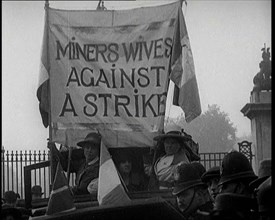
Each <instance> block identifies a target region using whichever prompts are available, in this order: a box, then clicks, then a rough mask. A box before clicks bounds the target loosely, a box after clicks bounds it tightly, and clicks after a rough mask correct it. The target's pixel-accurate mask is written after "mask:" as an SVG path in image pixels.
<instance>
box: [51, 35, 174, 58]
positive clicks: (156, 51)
mask: <svg viewBox="0 0 275 220" xmlns="http://www.w3.org/2000/svg"><path fill="white" fill-rule="evenodd" d="M72 39H75V38H74V37H73V38H72ZM171 50H172V39H171V38H165V39H163V38H160V39H156V40H151V41H148V42H147V41H137V42H130V43H122V44H121V45H119V44H117V43H109V44H104V43H99V44H83V46H81V45H80V44H79V43H78V42H73V41H69V43H67V45H64V46H62V45H61V43H60V41H56V60H60V59H61V57H66V58H68V59H69V60H79V59H84V60H85V61H90V62H98V61H99V60H100V58H101V60H102V61H104V62H105V63H114V62H116V61H118V59H119V58H121V57H124V58H125V59H126V62H129V61H130V60H132V61H141V60H144V59H147V60H149V59H163V58H168V57H169V56H170V53H171Z"/></svg>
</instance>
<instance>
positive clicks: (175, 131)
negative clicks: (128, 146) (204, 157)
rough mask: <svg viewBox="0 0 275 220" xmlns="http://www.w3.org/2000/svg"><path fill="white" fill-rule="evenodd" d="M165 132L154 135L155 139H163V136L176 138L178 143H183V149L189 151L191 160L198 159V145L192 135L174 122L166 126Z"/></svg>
mask: <svg viewBox="0 0 275 220" xmlns="http://www.w3.org/2000/svg"><path fill="white" fill-rule="evenodd" d="M165 131H166V132H165V134H160V135H158V136H156V137H154V140H155V141H163V140H164V139H165V138H176V139H177V140H179V142H180V143H184V146H185V149H186V150H187V151H188V152H189V156H190V159H191V161H193V160H200V156H199V155H198V148H199V145H198V144H197V143H195V142H194V141H193V139H192V136H191V135H189V134H187V133H186V132H184V131H183V129H182V128H181V127H180V126H178V125H175V124H172V125H169V126H167V127H166V130H165Z"/></svg>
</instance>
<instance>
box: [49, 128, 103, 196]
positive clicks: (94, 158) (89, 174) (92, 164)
mask: <svg viewBox="0 0 275 220" xmlns="http://www.w3.org/2000/svg"><path fill="white" fill-rule="evenodd" d="M100 143H101V135H100V134H99V133H97V132H92V133H89V134H87V136H86V137H85V139H84V140H83V141H80V142H78V143H77V145H78V146H80V147H81V148H82V149H83V151H82V155H81V157H74V154H73V153H72V158H71V164H70V172H72V173H76V179H75V186H74V187H73V188H72V191H73V193H74V194H78V195H81V194H89V191H88V188H87V187H88V185H89V183H90V182H91V181H92V180H94V183H95V184H96V183H97V179H98V175H99V152H100ZM49 144H50V143H49ZM52 149H53V153H54V154H55V155H57V156H58V157H59V160H60V163H61V165H62V167H63V169H64V170H67V165H68V163H67V159H66V158H65V157H64V156H63V155H62V154H61V153H60V152H59V151H58V150H57V149H56V147H55V145H54V144H53V147H52ZM83 154H84V156H83Z"/></svg>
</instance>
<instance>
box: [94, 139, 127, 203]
mask: <svg viewBox="0 0 275 220" xmlns="http://www.w3.org/2000/svg"><path fill="white" fill-rule="evenodd" d="M97 195H98V196H97V197H98V203H99V205H122V204H125V203H128V202H130V201H131V200H130V198H129V197H128V195H127V193H126V192H125V190H124V188H123V186H122V183H121V181H120V179H119V176H118V173H117V170H116V167H115V164H114V162H113V159H112V158H111V156H110V154H109V152H108V150H107V148H106V146H105V144H104V143H103V142H102V141H101V150H100V167H99V183H98V194H97Z"/></svg>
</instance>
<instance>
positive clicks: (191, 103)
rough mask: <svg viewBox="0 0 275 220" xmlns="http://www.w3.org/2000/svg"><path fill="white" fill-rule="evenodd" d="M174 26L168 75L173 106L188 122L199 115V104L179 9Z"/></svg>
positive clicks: (188, 46)
mask: <svg viewBox="0 0 275 220" xmlns="http://www.w3.org/2000/svg"><path fill="white" fill-rule="evenodd" d="M176 25H177V26H176V28H175V33H174V44H173V49H172V60H171V64H172V65H171V75H170V79H171V80H172V81H173V82H174V83H175V87H174V98H173V104H174V105H177V106H180V107H181V108H182V109H183V111H184V113H185V120H186V121H187V122H190V121H192V120H193V119H194V118H196V117H197V116H199V115H200V114H201V104H200V97H199V91H198V86H197V79H196V75H195V67H194V61H193V55H192V51H191V46H190V41H189V37H188V33H187V28H186V24H185V20H184V17H183V14H182V10H181V8H179V14H178V19H177V24H176Z"/></svg>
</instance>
